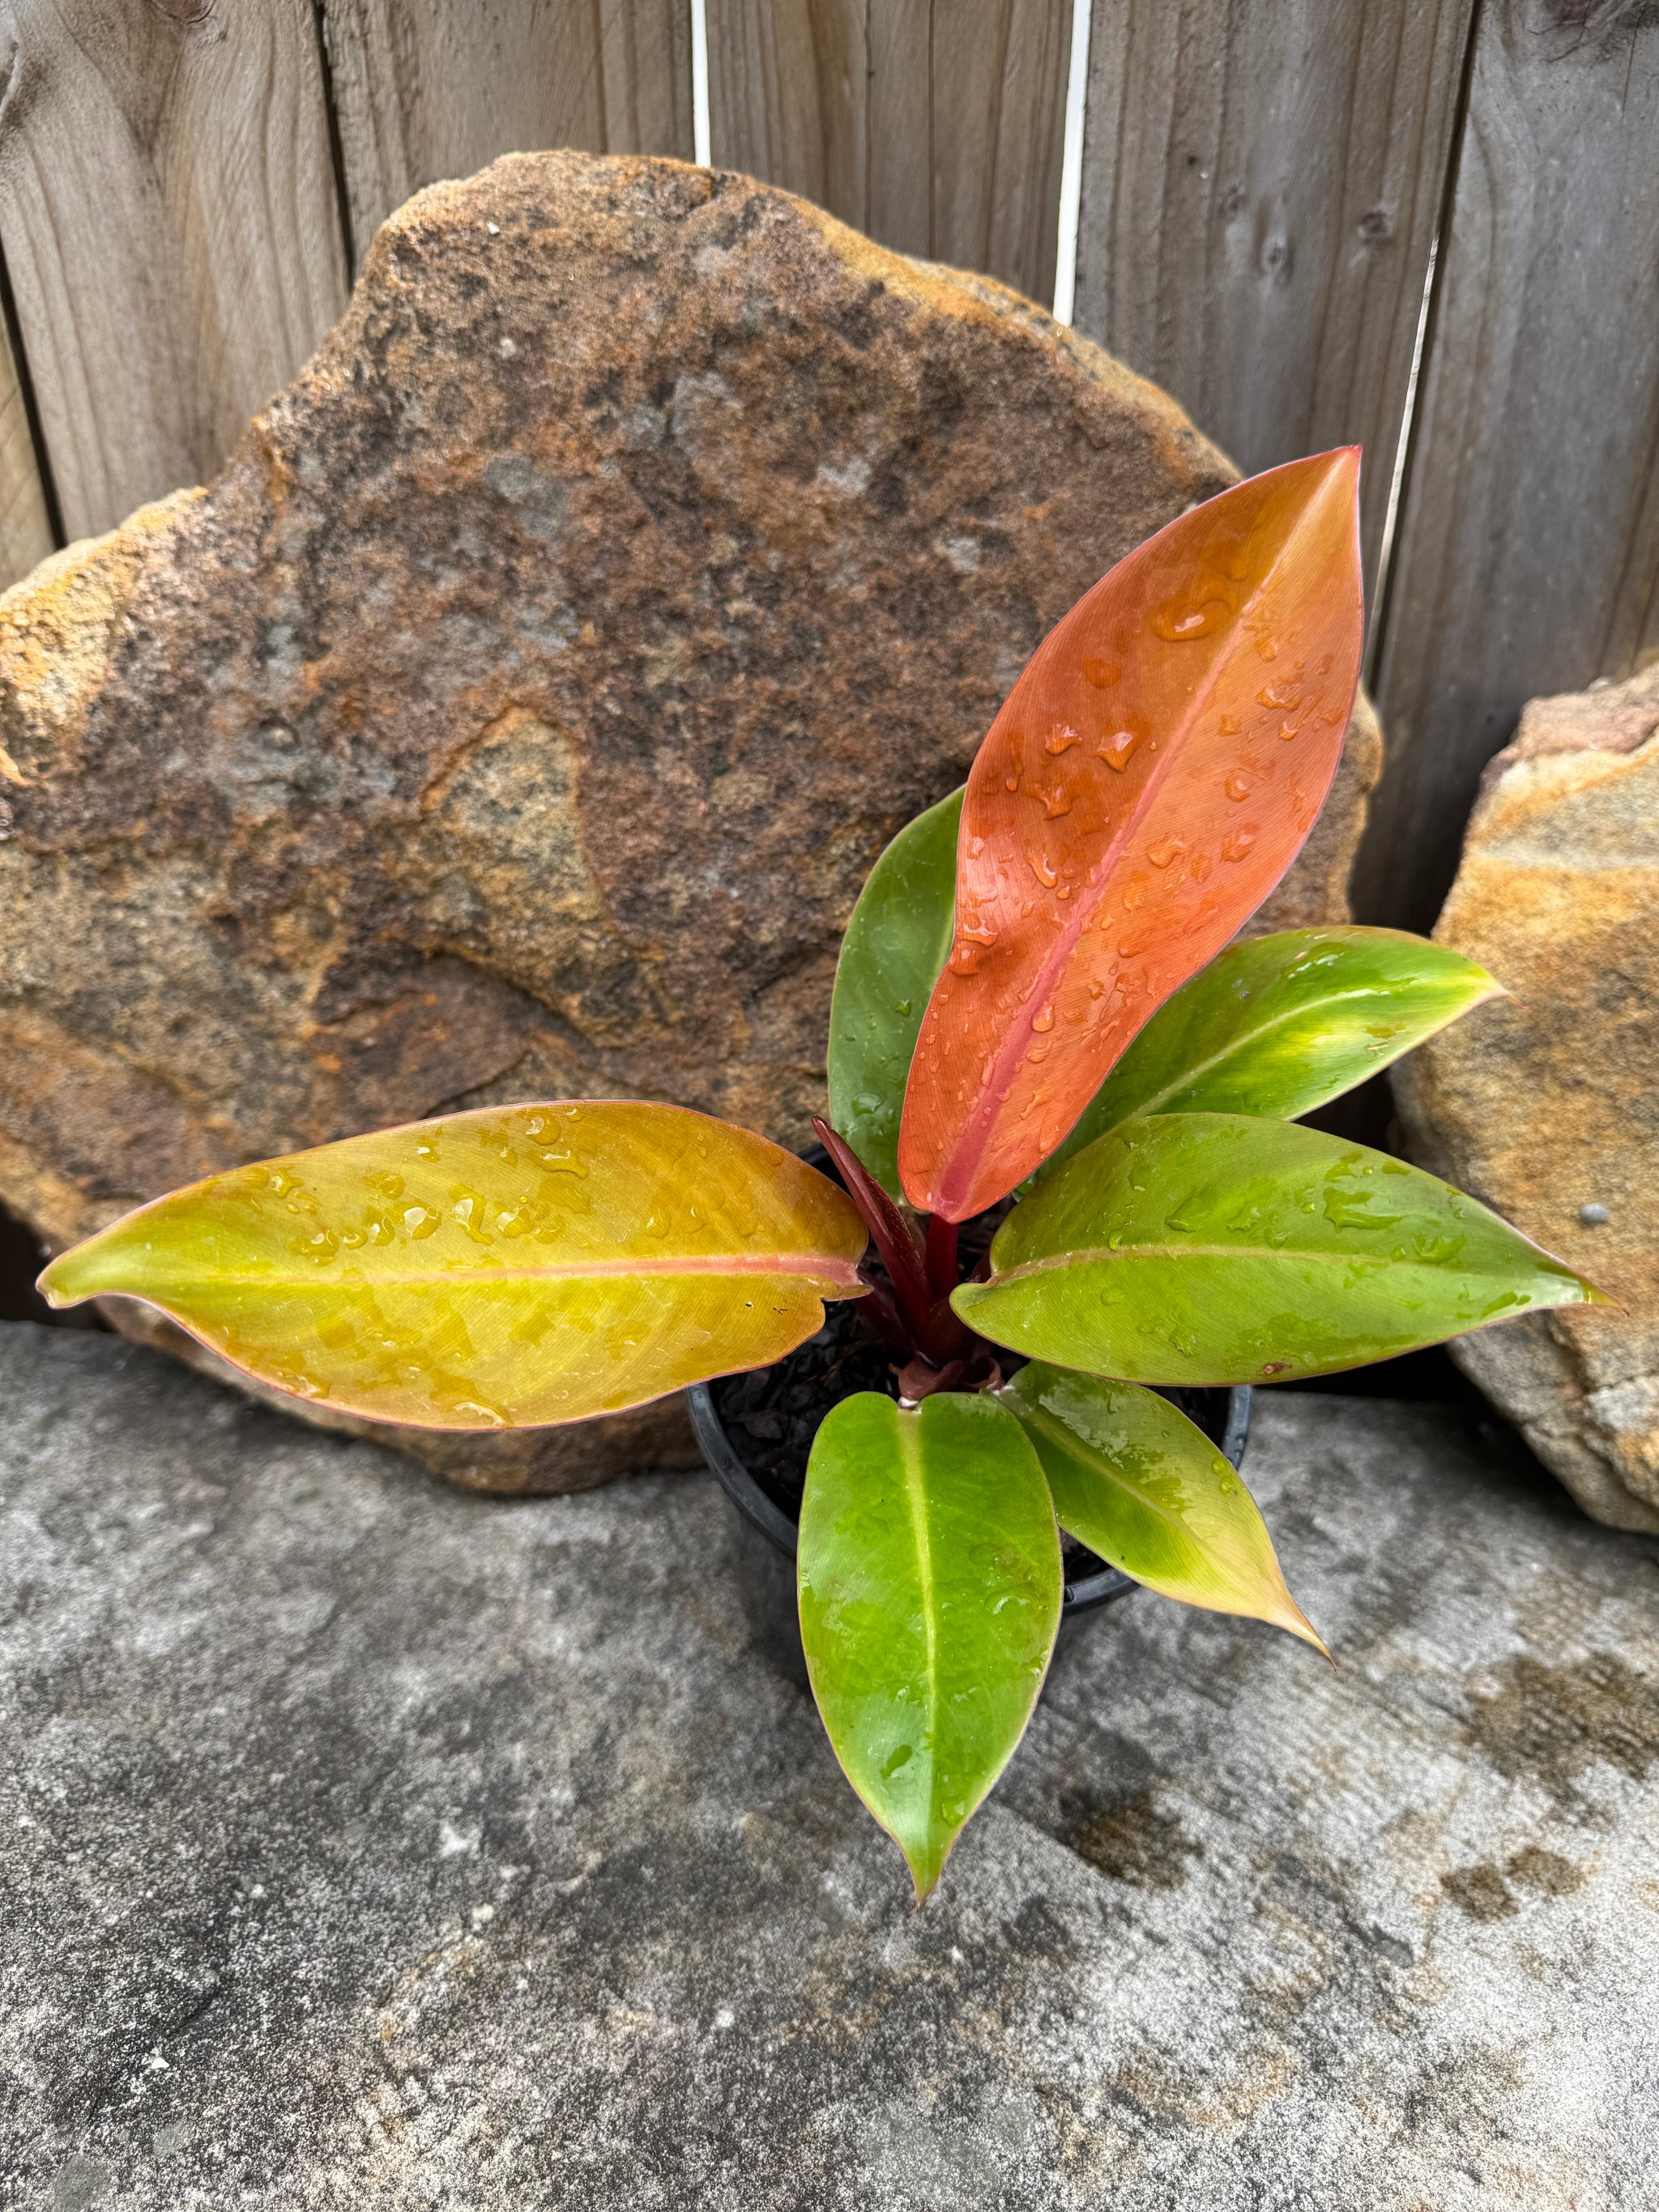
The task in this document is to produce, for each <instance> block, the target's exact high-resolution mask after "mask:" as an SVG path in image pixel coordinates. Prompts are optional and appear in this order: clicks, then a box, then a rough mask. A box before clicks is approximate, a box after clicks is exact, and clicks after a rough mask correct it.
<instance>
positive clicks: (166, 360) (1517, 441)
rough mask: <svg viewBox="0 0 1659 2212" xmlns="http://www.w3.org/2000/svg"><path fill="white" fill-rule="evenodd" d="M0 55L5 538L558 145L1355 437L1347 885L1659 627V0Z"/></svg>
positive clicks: (7, 569) (885, 1) (909, 18)
mask: <svg viewBox="0 0 1659 2212" xmlns="http://www.w3.org/2000/svg"><path fill="white" fill-rule="evenodd" d="M0 58H3V59H4V63H5V67H4V70H3V76H4V86H3V93H0V251H3V257H4V307H5V318H6V326H7V334H8V336H9V355H8V356H7V357H6V358H4V359H3V360H0V568H3V572H4V577H5V578H6V579H9V577H11V576H15V575H17V574H21V573H22V572H23V571H24V570H25V569H27V568H28V567H30V566H31V565H32V564H33V562H34V561H36V560H37V559H39V558H40V556H42V555H43V554H45V553H46V552H47V551H49V550H51V549H52V545H53V544H60V543H62V542H64V539H65V538H75V537H81V536H84V535H85V534H87V533H88V532H94V531H99V530H102V529H105V528H107V527H108V526H110V525H111V524H112V523H114V522H116V521H118V520H119V519H120V517H121V516H122V515H124V514H125V513H127V512H128V511H129V510H130V509H131V507H134V506H136V505H137V504H138V503H139V502H140V501H143V500H145V499H148V498H151V497H153V496H155V495H157V494H158V493H161V492H164V491H167V490H169V489H172V488H173V487H174V486H175V485H178V484H181V483H192V482H196V481H199V480H200V479H202V478H203V477H206V476H208V475H210V473H211V472H212V471H214V470H215V469H216V466H217V465H218V464H219V463H220V461H221V460H222V458H223V456H224V454H225V453H226V452H227V451H228V447H230V445H231V444H232V443H233V442H234V438H235V436H236V435H237V434H238V432H239V431H240V428H241V426H242V424H243V422H245V421H246V417H247V416H249V415H250V414H251V413H252V412H253V411H254V410H256V409H257V408H258V406H259V405H260V404H262V403H263V401H264V399H265V398H267V397H268V396H269V395H270V392H273V391H274V390H275V389H276V388H277V387H278V386H281V385H282V384H283V383H284V382H285V381H286V380H288V379H289V377H290V376H291V375H292V374H294V372H295V370H296V369H297V368H299V366H300V365H301V362H303V361H304V360H305V359H306V357H307V355H308V354H309V353H310V352H311V350H312V349H313V347H314V346H315V345H316V343H317V342H318V340H319V337H321V336H322V334H323V332H324V331H325V330H326V329H327V327H328V325H330V323H331V322H332V321H333V319H334V318H335V317H336V316H337V314H338V313H339V312H340V310H341V308H342V307H343V304H344V301H345V298H346V294H347V290H348V288H349V281H350V276H351V273H352V271H353V270H354V268H355V266H356V263H357V262H358V261H359V260H360V258H361V256H362V251H363V248H364V246H365V244H366V243H367V241H368V238H369V236H370V234H371V233H372V232H373V230H374V226H375V225H376V224H377V223H378V222H380V220H381V219H382V217H383V216H386V214H387V213H388V212H389V211H390V210H392V208H394V207H396V206H397V205H398V203H399V202H400V201H401V200H403V199H404V197H406V196H407V195H408V194H409V193H410V192H411V191H414V190H416V188H417V187H418V186H419V185H422V184H425V183H427V182H428V181H430V180H431V179H435V178H438V177H441V176H454V175H464V174H465V173H468V172H470V171H471V170H473V169H476V168H477V167H481V166H482V165H483V163H484V162H486V161H489V160H491V159H492V158H493V157H494V156H495V155H497V154H499V153H501V152H504V151H507V150H508V149H513V148H526V147H538V146H554V145H574V146H580V147H585V148H592V149H611V150H616V151H626V150H637V151H645V152H657V153H666V154H675V155H682V156H684V158H686V159H688V160H689V159H691V158H693V157H694V155H697V154H698V153H702V154H704V155H706V157H708V158H712V160H713V161H714V162H716V163H717V164H719V165H720V166H722V167H732V168H738V169H744V170H748V171H750V172H751V173H754V174H755V175H757V176H761V177H764V178H768V179H772V180H773V181H775V182H776V183H779V184H781V185H787V186H788V187H789V188H790V189H792V190H793V191H799V192H803V193H805V194H806V195H807V196H808V197H811V198H813V199H816V200H817V201H819V202H821V203H822V204H824V205H825V206H827V207H829V208H830V209H832V210H834V211H835V212H836V214H838V215H840V216H843V217H845V218H846V219H847V220H848V221H849V222H853V223H855V224H856V225H858V226H859V227H860V228H862V229H865V230H866V231H869V232H870V233H872V234H873V235H874V236H875V237H877V238H878V239H880V240H884V242H886V243H888V244H890V245H892V246H898V247H900V248H902V249H903V250H905V251H907V252H914V253H919V254H923V255H927V256H929V257H931V258H936V259H940V260H945V261H950V262H954V263H957V264H963V265H966V266H969V267H974V268H978V269H983V270H989V271H991V272H992V273H994V275H996V276H1001V277H1004V278H1006V280H1007V281H1008V282H1009V283H1012V284H1015V285H1017V286H1018V288H1019V289H1022V290H1023V291H1025V292H1028V293H1030V294H1031V295H1034V296H1035V297H1036V298H1038V299H1040V300H1043V301H1048V300H1049V299H1051V298H1054V297H1055V296H1056V293H1057V291H1058V298H1059V301H1060V304H1061V306H1062V309H1063V307H1064V306H1065V303H1066V301H1067V299H1068V297H1069V299H1070V301H1071V311H1072V313H1073V318H1074V319H1075V321H1076V323H1077V325H1079V327H1080V328H1081V329H1083V330H1084V331H1087V332H1089V333H1090V334H1091V336H1093V337H1097V338H1099V339H1101V340H1102V341H1103V343H1105V344H1106V345H1107V346H1108V347H1109V348H1110V349H1111V350H1112V351H1113V352H1115V353H1116V354H1118V355H1119V356H1121V358H1122V359H1124V360H1125V361H1127V362H1129V363H1130V365H1131V366H1132V367H1133V368H1137V369H1139V370H1141V371H1143V372H1144V373H1145V374H1147V375H1149V376H1152V377H1154V378H1156V379H1157V380H1158V382H1160V383H1162V384H1164V386H1167V387H1168V388H1169V389H1170V391H1171V392H1174V393H1175V394H1176V397H1177V398H1179V399H1180V400H1181V401H1182V403H1183V404H1185V405H1186V406H1187V407H1188V410H1190V411H1191V412H1192V414H1193V415H1194V417H1195V418H1196V420H1197V421H1198V422H1200V425H1201V426H1202V427H1203V428H1205V429H1206V430H1207V431H1209V432H1210V433H1211V434H1212V435H1213V436H1215V437H1216V438H1217V439H1218V441H1219V442H1220V443H1221V444H1222V445H1223V446H1225V447H1226V448H1227V449H1228V450H1229V451H1230V452H1231V453H1232V455H1233V457H1234V458H1235V459H1237V461H1238V462H1239V463H1240V464H1241V465H1243V466H1244V467H1245V468H1247V469H1256V468H1261V467H1265V466H1267V465H1270V464H1272V463H1273V462H1275V461H1279V460H1283V459H1287V458H1289V457H1290V456H1291V455H1293V454H1296V453H1304V452H1307V451H1310V450H1313V449H1316V448H1318V447H1323V446H1328V445H1331V444H1334V443H1337V442H1339V441H1348V440H1358V441H1361V442H1362V443H1363V444H1364V447H1365V451H1366V456H1367V469H1366V486H1365V515H1364V529H1365V546H1366V560H1367V570H1368V575H1369V579H1370V586H1371V589H1372V593H1373V606H1374V619H1373V634H1372V651H1371V664H1370V665H1371V668H1372V671H1373V678H1374V683H1375V686H1376V690H1377V693H1378V696H1379V699H1380V702H1381V705H1382V708H1383V714H1384V718H1385V721H1386V725H1387V728H1388V732H1389V741H1390V765H1389V772H1388V775H1387V778H1386V781H1385V784H1384V787H1383V791H1382V793H1380V794H1379V799H1378V803H1377V805H1376V814H1375V819H1374V824H1373V829H1372V832H1371V836H1370V840H1369V842H1368V844H1367V847H1366V849H1365V852H1364V855H1363V857H1362V862H1361V869H1360V876H1359V884H1358V901H1359V905H1360V909H1361V912H1362V914H1363V915H1365V916H1366V917H1367V918H1369V919H1372V920H1376V921H1397V922H1401V923H1404V924H1407V925H1408V926H1414V927H1425V926H1426V925H1427V924H1428V923H1429V922H1430V921H1432V919H1433V915H1434V913H1435V910H1436V908H1437V903H1438V901H1439V897H1440V896H1441V894H1442V892H1443V890H1444V888H1445V885H1446V884H1447V882H1448V881H1449V877H1450V874H1451V872H1452V869H1453V867H1454V866H1455V857H1456V851H1457V843H1458V838H1459V835H1460V831H1461V828H1462V822H1463V820H1464V818H1465V817H1466V815H1467V812H1468V805H1469V802H1470V799H1471V797H1472V795H1473V793H1474V786H1475V783H1476V781H1477V779H1478V777H1479V775H1480V769H1481V766H1482V764H1483V763H1485V762H1486V760H1487V759H1488V758H1489V757H1490V756H1491V754H1492V751H1493V750H1495V749H1496V748H1497V747H1498V745H1500V744H1503V743H1504V740H1505V738H1507V736H1508V735H1509V733H1510V730H1511V729H1512V727H1513V726H1514V722H1515V719H1516V714H1517V713H1518V711H1519V709H1520V707H1521V705H1522V702H1524V701H1525V700H1526V699H1527V698H1528V697H1529V696H1532V695H1534V693H1538V692H1542V691H1550V690H1567V689H1575V688H1578V687H1580V686H1582V685H1583V684H1586V683H1588V682H1589V681H1590V680H1591V679H1592V678H1595V677H1596V676H1598V675H1611V676H1618V675H1620V674H1623V673H1625V672H1626V671H1628V670H1629V669H1631V668H1632V666H1634V665H1636V664H1637V663H1638V661H1639V660H1640V659H1642V657H1643V656H1644V652H1647V651H1651V650H1653V649H1654V648H1655V647H1659V468H1656V457H1659V3H1656V0H9V4H7V5H4V6H3V7H0ZM1068 125H1069V129H1068ZM1062 239H1064V240H1065V241H1066V265H1064V266H1063V267H1060V269H1059V270H1058V272H1057V266H1056V264H1057V256H1058V252H1059V245H1060V240H1062ZM1073 256H1074V258H1073ZM1057 274H1058V286H1057V283H1056V278H1057Z"/></svg>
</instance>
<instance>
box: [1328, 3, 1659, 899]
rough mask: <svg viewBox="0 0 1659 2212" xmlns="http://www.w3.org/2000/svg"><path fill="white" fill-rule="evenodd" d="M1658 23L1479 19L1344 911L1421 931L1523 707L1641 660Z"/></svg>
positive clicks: (1658, 525)
mask: <svg viewBox="0 0 1659 2212" xmlns="http://www.w3.org/2000/svg"><path fill="white" fill-rule="evenodd" d="M1656 149H1659V13H1656V10H1655V9H1654V8H1653V7H1652V6H1651V5H1650V4H1648V0H1486V5H1485V7H1484V9H1483V13H1482V18H1481V25H1480V39H1479V44H1478V46H1477V49H1476V55H1475V65H1474V76H1473V80H1472V84H1471V97H1470V108H1469V118H1468V131H1467V133H1466V136H1465V140H1464V144H1463V150H1462V157H1461V160H1460V162H1459V167H1458V174H1457V189H1456V197H1455V207H1454V211H1453V216H1452V222H1451V225H1450V230H1449V237H1448V240H1447V241H1446V244H1445V246H1444V248H1443V270H1444V276H1443V284H1444V289H1443V296H1442V298H1441V301H1440V303H1439V306H1438V308H1437V317H1436V325H1435V330H1434V333H1433V342H1432V347H1431V356H1430V359H1429V362H1428V363H1427V364H1426V368H1425V383H1424V388H1423V394H1422V400H1421V409H1420V413H1419V424H1418V430H1417V438H1416V444H1415V449H1414V452H1413V459H1412V465H1411V472H1410V477H1409V482H1408V484H1407V497H1406V501H1405V503H1404V506H1403V507H1402V513H1401V531H1400V536H1399V539H1398V545H1397V550H1396V555H1395V575H1394V580H1393V585H1392V590H1391V597H1390V601H1389V608H1388V610H1387V616H1386V621H1387V628H1386V632H1385V635H1384V636H1383V654H1382V660H1381V664H1380V671H1379V693H1380V696H1379V704H1380V706H1381V708H1382V711H1383V720H1384V725H1385V726H1386V727H1387V729H1388V732H1389V769H1388V770H1387V773H1386V774H1385V775H1384V778H1383V784H1382V787H1381V789H1380V790H1379V791H1378V793H1376V797H1375V798H1374V799H1373V800H1372V807H1373V815H1372V828H1371V830H1370V834H1369V836H1368V837H1367V840H1366V843H1365V846H1364V850H1363V851H1362V854H1361V860H1360V870H1359V877H1358V886H1357V896H1358V901H1359V902H1360V911H1361V913H1362V915H1363V916H1364V918H1365V919H1366V920H1369V921H1391V922H1398V923H1401V924H1402V925H1404V926H1406V927H1411V928H1426V927H1429V925H1430V924H1431V923H1432V921H1433V920H1434V917H1435V914H1436V912H1437V908H1438V907H1439V904H1440V902H1441V900H1442V898H1443V896H1444V894H1445V891H1446V890H1447V887H1448V885H1449V884H1450V882H1451V879H1452V876H1453V874H1454V872H1455V868H1456V865H1457V855H1458V847H1459V842H1460V839H1461V837H1462V829H1463V824H1464V823H1465V821H1466V820H1467V818H1468V811H1469V807H1470V805H1471V803H1472V802H1473V799H1474V793H1475V789H1476V787H1477V785H1478V783H1479V781H1480V772H1481V769H1483V768H1484V766H1485V765H1486V762H1487V761H1488V760H1489V759H1490V758H1491V757H1492V754H1493V753H1494V752H1495V751H1497V750H1498V748H1499V747H1500V746H1501V745H1503V744H1504V743H1506V741H1507V740H1508V738H1509V737H1510V734H1511V732H1513V730H1514V727H1515V724H1516V720H1517V718H1518V716H1519V714H1520V711H1521V708H1522V705H1523V704H1524V703H1525V702H1526V701H1527V700H1528V699H1529V698H1532V697H1534V696H1538V695H1540V694H1543V693H1549V692H1559V691H1570V690H1582V689H1583V687H1584V686H1585V685H1586V684H1589V683H1590V682H1592V681H1593V680H1594V679H1595V678H1596V677H1598V676H1604V675H1605V676H1614V677H1616V676H1620V675H1623V674H1626V673H1627V672H1628V671H1630V670H1631V669H1632V667H1633V666H1634V665H1636V664H1637V663H1638V660H1640V659H1642V658H1643V657H1644V655H1645V654H1646V653H1648V652H1650V651H1651V650H1652V649H1653V648H1655V647H1659V306H1656V282H1655V278H1656V241H1659V150H1656Z"/></svg>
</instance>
